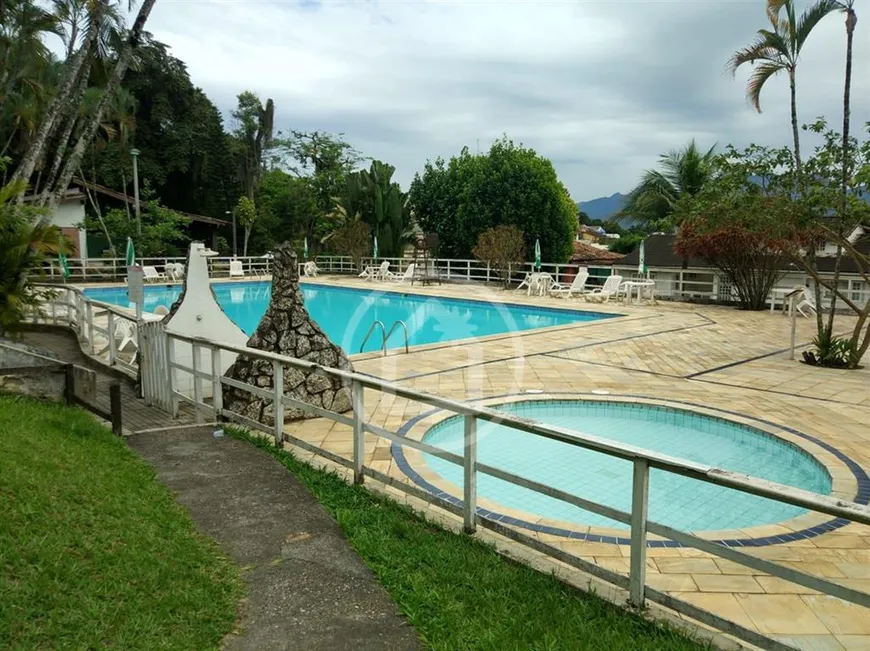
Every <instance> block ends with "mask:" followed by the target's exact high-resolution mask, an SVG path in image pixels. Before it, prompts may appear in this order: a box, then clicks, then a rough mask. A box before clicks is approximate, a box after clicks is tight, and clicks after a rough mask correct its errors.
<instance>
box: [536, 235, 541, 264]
mask: <svg viewBox="0 0 870 651" xmlns="http://www.w3.org/2000/svg"><path fill="white" fill-rule="evenodd" d="M535 269H537V270H538V271H540V270H541V240H539V239H536V240H535Z"/></svg>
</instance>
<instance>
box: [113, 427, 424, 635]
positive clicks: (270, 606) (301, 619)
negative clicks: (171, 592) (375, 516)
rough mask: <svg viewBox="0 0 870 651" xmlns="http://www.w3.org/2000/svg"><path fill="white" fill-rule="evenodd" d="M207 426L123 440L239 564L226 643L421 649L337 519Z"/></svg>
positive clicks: (278, 469) (277, 468) (243, 446)
mask: <svg viewBox="0 0 870 651" xmlns="http://www.w3.org/2000/svg"><path fill="white" fill-rule="evenodd" d="M213 430H214V427H209V428H202V427H200V428H189V429H182V430H172V431H164V432H148V433H141V434H136V435H134V436H132V437H130V438H129V439H128V441H129V444H130V446H131V447H132V448H133V449H135V450H137V451H138V452H139V454H141V455H142V456H143V457H144V458H145V459H146V460H147V461H148V462H149V463H151V464H152V465H153V466H154V468H155V469H156V470H157V476H158V479H159V480H160V481H161V482H163V483H164V484H165V485H167V486H168V487H169V488H170V489H171V490H173V491H175V492H176V493H177V499H178V501H179V502H180V503H181V504H182V505H183V506H184V507H185V508H186V509H187V510H188V512H189V513H190V515H191V517H192V518H193V520H194V522H196V524H197V526H198V527H199V528H200V530H201V531H203V532H204V533H206V534H208V535H209V536H211V537H213V538H214V539H215V540H217V541H218V543H219V544H220V546H221V548H222V549H223V550H224V552H225V553H226V554H227V555H228V556H229V557H230V558H231V559H232V560H233V561H234V562H235V563H236V564H238V565H239V566H240V567H242V568H243V572H242V577H243V579H244V581H245V586H246V591H247V595H248V598H247V600H246V603H245V604H244V606H243V608H242V611H241V618H240V624H239V626H240V629H241V631H240V632H239V633H238V634H233V635H230V636H228V638H227V639H226V640H225V644H224V649H226V651H281V650H284V649H287V650H290V649H292V650H294V651H301V650H306V651H309V650H311V651H316V650H319V649H324V650H325V649H329V650H330V651H340V650H344V649H348V650H351V649H353V650H361V651H367V650H371V651H393V650H396V651H398V650H402V651H404V650H406V649H421V648H422V647H423V645H422V644H421V642H420V641H419V638H418V637H417V634H416V632H415V631H414V630H413V629H412V628H411V626H410V625H409V624H408V623H407V622H406V621H405V619H404V618H403V617H402V616H401V615H400V614H399V613H398V610H397V608H396V605H395V603H394V602H393V600H392V599H391V598H390V596H389V595H388V594H387V592H386V591H385V590H384V588H383V587H382V586H381V585H380V584H379V583H378V581H377V579H375V577H374V576H373V574H372V573H371V571H370V570H369V569H368V568H367V567H366V566H365V565H364V564H363V562H362V560H361V559H360V557H359V556H358V555H357V554H356V552H355V551H354V550H353V549H352V548H351V547H350V544H349V543H348V541H347V539H346V538H345V537H344V535H343V534H342V532H341V530H340V529H339V527H338V525H337V524H336V522H335V521H334V520H333V519H332V517H331V516H330V515H329V514H328V513H327V512H326V511H325V510H324V509H323V507H322V506H321V505H320V504H319V503H318V502H317V501H316V500H315V499H314V497H313V496H312V495H311V493H310V492H309V491H308V489H307V488H305V486H303V485H302V484H301V483H300V482H299V481H298V480H297V479H296V478H295V477H294V476H293V475H292V474H290V473H289V472H288V471H287V470H286V469H285V468H284V467H283V466H281V465H280V464H279V463H278V462H277V461H275V459H273V458H272V457H270V456H269V455H268V454H266V453H265V452H263V451H261V450H258V449H256V448H254V447H253V446H251V445H250V444H248V443H245V442H242V441H237V440H235V439H232V438H229V437H222V438H215V437H214V436H213Z"/></svg>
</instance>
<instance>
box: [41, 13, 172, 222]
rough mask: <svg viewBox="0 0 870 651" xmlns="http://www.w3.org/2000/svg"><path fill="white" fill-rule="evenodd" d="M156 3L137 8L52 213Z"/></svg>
mask: <svg viewBox="0 0 870 651" xmlns="http://www.w3.org/2000/svg"><path fill="white" fill-rule="evenodd" d="M156 1H157V0H144V2H143V3H142V6H141V7H140V8H139V15H138V16H136V22H135V23H133V27H132V29H131V30H130V35H129V36H128V38H127V42H126V43H125V45H124V49H123V50H122V51H121V54H120V56H119V57H118V61H117V63H115V68H114V70H113V71H112V75H111V77H109V81H108V83H106V88H105V89H104V90H103V95H102V97H101V98H100V103H99V104H98V105H97V109H96V111H94V115H93V116H91V120H90V122H88V123H87V124H86V125H85V128H84V129H83V131H82V134H81V135H80V136H79V139H78V141H77V142H76V144H75V147H74V148H73V150H72V152H71V153H70V155H69V157H68V158H67V161H66V163H65V164H64V166H63V171H62V172H61V174H60V178H59V179H58V182H57V186H56V187H55V189H54V193H53V194H52V197H51V200H50V201H49V204H48V205H49V207H50V208H51V209H54V207H55V206H57V204H58V202H59V201H60V200H61V198H62V197H63V195H64V193H65V192H66V189H67V187H69V183H70V181H71V180H72V177H73V173H74V172H75V170H76V169H77V168H78V167H79V165H81V161H82V158H83V157H84V155H85V149H87V147H88V145H89V144H90V142H91V141H92V140H93V139H94V136H95V135H96V133H97V129H98V128H99V126H100V122H101V120H102V119H103V113H104V112H105V110H106V107H107V106H108V105H109V102H111V101H112V98H113V97H114V96H115V93H116V91H117V90H118V86H120V84H121V80H122V79H123V78H124V75H125V74H126V72H127V68H128V67H129V66H130V60H131V59H132V58H133V52H134V51H135V49H136V48H137V47H138V46H139V43H140V42H141V40H142V31H143V30H144V28H145V23H146V22H147V21H148V16H149V15H150V14H151V10H152V9H153V8H154V3H155V2H156Z"/></svg>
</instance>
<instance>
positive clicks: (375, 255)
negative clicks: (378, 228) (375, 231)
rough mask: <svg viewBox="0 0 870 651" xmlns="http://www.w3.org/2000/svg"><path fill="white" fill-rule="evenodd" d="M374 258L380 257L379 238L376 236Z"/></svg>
mask: <svg viewBox="0 0 870 651" xmlns="http://www.w3.org/2000/svg"><path fill="white" fill-rule="evenodd" d="M372 257H373V258H377V257H378V236H377V235H375V246H374V252H373V253H372Z"/></svg>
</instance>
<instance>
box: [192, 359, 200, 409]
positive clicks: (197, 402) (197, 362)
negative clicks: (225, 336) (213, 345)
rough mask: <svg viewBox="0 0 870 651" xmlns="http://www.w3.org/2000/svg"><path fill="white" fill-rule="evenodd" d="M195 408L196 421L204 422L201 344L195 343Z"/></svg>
mask: <svg viewBox="0 0 870 651" xmlns="http://www.w3.org/2000/svg"><path fill="white" fill-rule="evenodd" d="M192 348H193V402H194V405H193V410H194V414H193V415H194V422H196V423H201V422H202V414H201V413H200V411H199V409H200V403H201V402H202V383H201V378H200V375H199V370H200V369H199V367H200V366H202V364H201V362H202V360H201V359H200V350H199V344H193V346H192Z"/></svg>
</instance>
